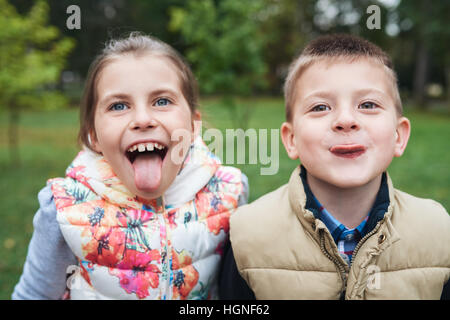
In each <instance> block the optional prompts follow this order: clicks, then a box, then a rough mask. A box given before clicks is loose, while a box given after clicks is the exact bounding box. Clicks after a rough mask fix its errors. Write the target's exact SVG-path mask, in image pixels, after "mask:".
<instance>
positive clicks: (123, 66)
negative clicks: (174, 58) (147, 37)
mask: <svg viewBox="0 0 450 320" xmlns="http://www.w3.org/2000/svg"><path fill="white" fill-rule="evenodd" d="M97 97H98V98H97V101H98V102H97V104H96V106H95V116H94V117H95V118H94V127H95V133H94V134H93V135H91V136H93V143H92V146H93V148H94V150H95V151H97V152H100V153H102V154H103V156H104V158H105V159H106V160H107V161H108V163H109V164H110V165H111V167H112V169H113V171H114V173H115V174H116V175H117V177H118V178H119V179H120V180H121V181H122V183H123V184H124V185H125V186H126V187H127V189H128V190H129V191H131V192H132V193H134V194H135V195H137V196H139V197H141V198H144V199H156V198H158V197H160V196H161V195H162V194H163V193H164V192H165V191H166V190H167V188H168V187H169V186H170V184H171V183H172V182H173V180H174V179H175V177H176V175H177V173H178V171H179V170H180V167H181V164H182V160H183V159H184V156H185V155H186V152H187V150H188V148H189V145H190V144H191V143H192V141H193V138H194V134H193V119H192V116H191V110H190V108H189V105H188V103H187V101H186V100H185V98H184V96H183V94H182V92H181V89H180V80H179V77H178V74H177V72H176V70H175V68H174V66H173V65H172V63H171V62H169V60H167V59H166V58H164V57H160V56H155V55H150V54H147V55H143V56H140V57H136V56H134V55H131V54H130V55H123V56H120V57H119V58H117V59H115V60H113V61H112V62H110V63H109V64H108V65H107V66H106V67H105V68H104V69H103V70H102V72H101V73H100V75H99V78H98V81H97Z"/></svg>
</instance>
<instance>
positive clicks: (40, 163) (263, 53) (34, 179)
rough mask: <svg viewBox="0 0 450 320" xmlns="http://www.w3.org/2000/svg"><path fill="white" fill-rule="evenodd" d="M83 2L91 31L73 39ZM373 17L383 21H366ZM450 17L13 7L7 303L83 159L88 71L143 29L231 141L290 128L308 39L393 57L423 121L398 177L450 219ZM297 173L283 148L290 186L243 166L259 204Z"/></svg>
mask: <svg viewBox="0 0 450 320" xmlns="http://www.w3.org/2000/svg"><path fill="white" fill-rule="evenodd" d="M73 4H76V5H78V7H79V9H80V12H81V16H80V20H79V22H80V25H79V27H80V29H70V28H69V27H70V26H73V25H74V20H70V21H69V20H68V19H69V18H70V17H71V14H73V13H74V11H70V12H69V13H68V12H67V8H68V7H69V6H70V5H73ZM370 5H377V8H379V10H380V11H379V16H373V14H377V12H376V11H370V12H369V13H368V12H367V8H368V7H369V6H370ZM449 12H450V1H447V0H439V1H432V2H430V1H426V0H407V1H406V0H402V1H400V0H383V1H376V0H369V1H365V0H362V1H356V0H342V1H338V0H248V1H247V0H152V1H146V0H128V1H125V0H99V1H93V0H83V1H74V0H48V1H28V0H14V1H13V0H8V1H7V0H0V172H1V178H0V217H1V221H2V224H1V227H0V253H1V256H2V258H1V259H0V299H9V298H10V295H11V292H12V290H13V288H14V285H15V284H16V283H17V281H18V280H19V277H20V274H21V272H22V268H23V263H24V260H25V256H26V253H27V247H28V243H29V240H30V238H31V235H32V232H33V225H32V220H33V216H34V214H35V212H36V210H37V209H38V201H37V193H38V192H39V190H40V189H41V188H43V187H44V186H45V183H46V180H47V179H49V178H52V177H57V176H63V175H64V172H65V169H66V167H67V165H68V164H69V163H70V162H71V160H72V159H73V157H74V156H75V155H76V153H77V152H78V150H79V147H78V146H77V144H76V136H77V131H78V126H79V123H78V107H79V101H80V97H81V93H82V88H83V81H84V77H85V76H86V73H87V69H88V67H89V64H90V63H91V61H92V60H93V58H94V57H95V55H96V54H97V53H98V52H99V50H100V49H101V48H102V46H103V44H104V43H105V41H107V40H108V39H110V38H112V37H118V36H123V35H126V34H127V33H128V32H130V31H135V30H138V31H142V32H144V33H147V34H151V35H154V36H156V37H158V38H160V39H162V40H163V41H166V42H168V43H169V44H171V45H172V46H174V47H175V48H176V49H177V50H178V51H180V52H181V53H182V54H183V55H184V56H185V57H186V58H187V60H188V61H189V63H190V64H191V65H192V68H193V71H194V73H195V75H196V77H197V78H198V80H199V84H200V89H201V106H200V110H201V111H202V113H203V119H204V124H205V123H207V126H208V127H213V128H218V129H220V130H223V131H224V130H225V129H226V128H244V129H246V128H264V129H272V128H273V129H279V127H280V125H281V123H282V122H283V121H284V103H283V99H282V90H281V88H282V84H283V79H284V77H285V75H286V71H287V67H288V65H289V62H290V61H291V60H292V59H293V57H294V56H295V55H296V54H298V53H299V52H300V50H301V49H302V47H303V46H304V45H305V43H307V42H308V41H309V40H311V39H313V38H315V37H316V36H318V35H320V34H324V33H331V32H345V33H352V34H357V35H361V36H363V37H365V38H367V39H369V40H371V41H373V42H375V43H376V44H378V45H379V46H381V47H382V48H383V49H384V50H385V51H387V52H388V53H389V54H390V55H391V56H392V58H393V61H394V64H395V67H396V70H397V72H398V76H399V87H400V90H401V95H402V100H403V104H404V109H405V114H406V116H408V117H409V118H410V120H411V122H412V135H411V139H410V142H409V145H408V148H407V149H406V152H405V154H404V155H403V156H402V157H401V158H399V159H395V160H394V161H393V163H392V165H391V167H390V168H389V172H390V175H391V176H392V177H393V181H394V184H395V186H396V187H397V188H399V189H402V190H404V191H406V192H409V193H411V194H413V195H416V196H420V197H424V198H433V199H435V200H437V201H439V202H441V203H442V204H443V205H444V206H445V208H446V209H447V210H449V209H450V166H449V164H450V151H449V138H450V56H449V54H448V48H449V44H450V28H449V23H448V21H447V20H448V17H449ZM378 17H379V18H380V28H379V29H377V28H375V29H369V27H368V25H369V24H368V19H376V18H378ZM72 18H73V17H72ZM371 21H372V22H373V20H371ZM69 22H70V23H69ZM75 22H76V21H75ZM68 26H69V27H68ZM269 132H270V131H269ZM269 150H270V149H269ZM296 165H297V163H296V162H295V161H291V160H289V159H288V157H287V155H286V153H285V151H284V148H283V146H282V144H281V141H280V159H279V171H278V174H277V175H273V176H261V175H260V174H259V172H260V167H261V165H260V164H257V165H239V167H240V168H241V169H242V170H243V171H244V172H245V173H246V174H247V176H248V177H249V181H250V201H253V200H255V199H256V198H258V197H259V196H261V195H262V194H264V193H267V192H269V191H271V190H273V189H275V188H277V187H279V186H281V185H282V184H284V183H286V182H287V179H288V177H289V175H290V173H291V171H292V169H293V168H294V167H295V166H296ZM263 167H264V166H263ZM424 214H426V213H424Z"/></svg>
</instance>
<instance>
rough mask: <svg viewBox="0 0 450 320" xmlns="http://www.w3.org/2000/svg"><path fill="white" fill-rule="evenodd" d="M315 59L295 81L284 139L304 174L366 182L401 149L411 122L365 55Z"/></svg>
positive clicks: (343, 182)
mask: <svg viewBox="0 0 450 320" xmlns="http://www.w3.org/2000/svg"><path fill="white" fill-rule="evenodd" d="M330 62H331V61H330V60H329V59H328V60H324V61H318V62H316V63H314V64H313V65H311V66H309V67H308V68H307V69H306V70H304V72H303V74H301V76H300V78H299V79H298V80H297V83H296V86H295V94H296V96H295V99H294V101H295V103H294V104H293V108H294V110H292V111H293V112H292V114H293V117H292V121H291V122H285V123H283V125H282V127H281V134H282V140H283V144H284V146H285V148H286V150H287V152H288V155H289V157H290V158H291V159H296V158H300V161H301V162H302V164H303V166H304V167H305V168H306V169H307V170H308V174H309V175H312V176H313V177H314V178H316V179H320V180H321V181H323V182H325V183H328V184H331V185H333V186H335V187H339V188H353V187H359V186H363V185H366V184H368V183H369V182H371V181H373V180H374V179H376V178H377V177H379V176H380V175H381V173H382V172H384V171H385V170H386V169H387V167H388V166H389V164H390V163H391V161H392V158H393V157H394V156H395V157H399V156H401V155H402V153H403V151H404V149H405V147H406V144H407V142H408V138H409V133H410V124H409V121H408V119H406V118H404V117H399V116H398V115H397V113H396V109H395V106H394V105H395V100H394V96H393V93H392V92H393V89H392V85H391V83H392V81H391V80H390V78H389V76H388V74H387V73H386V71H385V70H384V69H383V66H381V65H380V64H378V63H377V62H375V61H370V60H367V59H365V58H360V59H357V60H355V61H353V62H349V61H346V60H344V59H338V60H337V61H336V60H335V61H334V62H333V63H330Z"/></svg>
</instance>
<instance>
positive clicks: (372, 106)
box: [359, 101, 377, 109]
mask: <svg viewBox="0 0 450 320" xmlns="http://www.w3.org/2000/svg"><path fill="white" fill-rule="evenodd" d="M359 107H360V108H361V109H375V108H376V107H377V105H376V104H375V103H373V102H370V101H368V102H363V103H361V104H360V105H359Z"/></svg>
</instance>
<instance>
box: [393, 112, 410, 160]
mask: <svg viewBox="0 0 450 320" xmlns="http://www.w3.org/2000/svg"><path fill="white" fill-rule="evenodd" d="M410 133H411V123H410V122H409V120H408V119H407V118H405V117H401V118H400V119H398V122H397V130H396V131H395V134H396V135H395V150H394V157H400V156H401V155H402V154H403V152H404V151H405V148H406V145H407V144H408V140H409V135H410Z"/></svg>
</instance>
